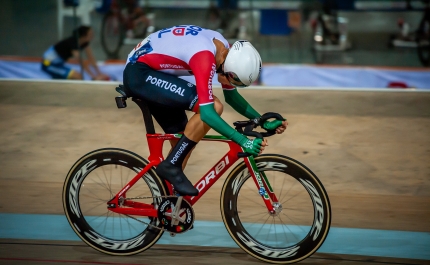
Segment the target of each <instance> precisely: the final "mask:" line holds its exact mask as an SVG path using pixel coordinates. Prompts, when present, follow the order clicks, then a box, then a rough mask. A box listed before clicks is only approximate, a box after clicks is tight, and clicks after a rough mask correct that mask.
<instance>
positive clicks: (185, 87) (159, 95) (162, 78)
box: [123, 62, 198, 133]
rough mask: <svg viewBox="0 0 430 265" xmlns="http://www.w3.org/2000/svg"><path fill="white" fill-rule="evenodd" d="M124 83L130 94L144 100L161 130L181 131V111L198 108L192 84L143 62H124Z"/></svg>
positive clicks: (182, 115) (182, 114)
mask: <svg viewBox="0 0 430 265" xmlns="http://www.w3.org/2000/svg"><path fill="white" fill-rule="evenodd" d="M123 79H124V81H123V82H124V86H125V87H126V88H127V89H128V90H130V92H131V94H132V96H133V97H137V98H140V99H143V100H145V101H146V102H147V104H148V107H149V110H150V112H151V114H152V116H153V117H154V118H155V120H156V121H157V122H158V124H159V125H160V126H161V128H162V129H163V130H164V132H165V133H180V132H183V131H184V130H185V126H186V125H187V122H188V118H187V115H186V113H185V111H186V110H188V111H194V112H195V111H196V110H197V109H198V104H197V101H198V96H197V90H196V86H195V85H194V84H191V83H189V82H187V81H185V80H183V79H181V78H179V77H177V76H174V75H170V74H166V73H163V72H160V71H156V70H153V69H152V68H151V67H149V66H148V65H146V64H144V63H139V62H136V63H128V64H127V65H126V67H125V69H124V76H123Z"/></svg>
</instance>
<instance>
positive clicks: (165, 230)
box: [124, 195, 178, 235]
mask: <svg viewBox="0 0 430 265" xmlns="http://www.w3.org/2000/svg"><path fill="white" fill-rule="evenodd" d="M177 197H178V196H173V195H165V196H155V197H134V198H124V200H142V199H154V198H177ZM124 215H125V216H127V217H129V218H131V219H133V220H136V221H138V222H140V223H143V224H146V225H147V226H150V227H153V228H155V229H158V230H162V231H163V232H168V233H170V234H175V235H176V233H173V232H170V231H169V230H167V229H164V228H160V227H158V226H155V225H152V224H150V223H147V222H145V221H142V220H139V219H137V218H136V217H133V216H131V215H128V214H124ZM157 219H158V217H157Z"/></svg>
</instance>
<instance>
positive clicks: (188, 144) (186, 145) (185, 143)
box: [166, 134, 197, 170]
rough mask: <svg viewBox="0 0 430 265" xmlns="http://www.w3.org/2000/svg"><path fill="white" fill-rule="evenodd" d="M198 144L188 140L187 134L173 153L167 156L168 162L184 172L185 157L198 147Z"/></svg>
mask: <svg viewBox="0 0 430 265" xmlns="http://www.w3.org/2000/svg"><path fill="white" fill-rule="evenodd" d="M196 144H197V143H196V142H194V141H192V140H190V139H188V138H187V137H186V136H185V134H183V135H182V137H181V139H179V141H178V144H176V146H175V147H174V148H173V150H172V152H171V153H170V154H169V155H168V156H167V158H166V161H167V162H168V163H170V164H172V165H173V166H175V167H178V168H180V169H181V170H182V163H183V162H184V159H185V157H186V156H187V155H188V154H189V153H190V151H191V150H192V149H193V148H194V146H196Z"/></svg>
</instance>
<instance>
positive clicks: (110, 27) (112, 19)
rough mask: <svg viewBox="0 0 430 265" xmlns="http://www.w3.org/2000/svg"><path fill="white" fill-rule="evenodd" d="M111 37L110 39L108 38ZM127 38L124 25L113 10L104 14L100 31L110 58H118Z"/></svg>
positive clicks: (103, 45) (104, 48)
mask: <svg viewBox="0 0 430 265" xmlns="http://www.w3.org/2000/svg"><path fill="white" fill-rule="evenodd" d="M108 38H109V39H108ZM124 38H125V29H124V25H123V24H122V23H121V22H120V21H119V19H118V17H117V16H115V15H114V14H113V13H112V12H108V13H106V14H105V15H104V17H103V20H102V28H101V33H100V39H101V44H102V47H103V50H104V52H105V53H106V55H107V57H108V58H109V59H118V58H119V51H120V50H121V47H122V45H123V42H124Z"/></svg>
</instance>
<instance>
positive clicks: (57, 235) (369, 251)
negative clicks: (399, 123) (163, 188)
mask: <svg viewBox="0 0 430 265" xmlns="http://www.w3.org/2000/svg"><path fill="white" fill-rule="evenodd" d="M0 238H4V239H5V238H10V239H34V240H70V241H80V239H79V237H78V236H77V235H76V234H75V233H74V231H73V230H72V228H71V227H70V226H69V223H68V222H67V220H66V217H65V216H62V215H41V214H4V213H0ZM157 244H165V245H167V244H172V245H196V246H212V247H234V248H236V247H238V246H237V245H236V243H235V242H234V241H233V240H232V239H231V237H230V235H229V234H228V232H227V230H226V229H225V227H224V224H223V223H221V222H210V221H196V222H194V229H193V230H191V231H188V232H186V233H184V234H182V235H177V236H176V237H170V236H169V235H168V234H167V233H164V235H163V237H162V238H161V239H160V240H159V241H158V242H157ZM318 252H319V253H331V254H350V255H363V256H378V257H393V258H407V259H420V260H430V233H425V232H406V231H389V230H372V229H354V228H337V227H332V228H331V229H330V233H329V235H328V237H327V239H326V241H325V242H324V244H323V246H322V247H321V248H320V249H319V250H318Z"/></svg>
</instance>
